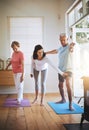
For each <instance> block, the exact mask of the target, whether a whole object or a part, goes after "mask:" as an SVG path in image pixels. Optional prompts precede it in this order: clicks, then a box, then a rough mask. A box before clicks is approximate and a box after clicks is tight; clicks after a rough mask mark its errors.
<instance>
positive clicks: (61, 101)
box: [56, 99, 66, 104]
mask: <svg viewBox="0 0 89 130" xmlns="http://www.w3.org/2000/svg"><path fill="white" fill-rule="evenodd" d="M65 102H66V100H65V99H64V100H60V101H58V102H56V104H59V103H65Z"/></svg>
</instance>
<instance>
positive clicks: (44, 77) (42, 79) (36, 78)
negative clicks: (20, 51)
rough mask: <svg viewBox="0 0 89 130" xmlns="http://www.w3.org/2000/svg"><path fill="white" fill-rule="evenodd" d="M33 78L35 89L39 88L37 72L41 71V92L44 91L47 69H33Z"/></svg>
mask: <svg viewBox="0 0 89 130" xmlns="http://www.w3.org/2000/svg"><path fill="white" fill-rule="evenodd" d="M33 72H34V79H35V91H36V90H39V73H41V93H43V94H44V93H45V91H46V80H47V73H48V69H46V70H42V71H37V70H35V69H34V71H33Z"/></svg>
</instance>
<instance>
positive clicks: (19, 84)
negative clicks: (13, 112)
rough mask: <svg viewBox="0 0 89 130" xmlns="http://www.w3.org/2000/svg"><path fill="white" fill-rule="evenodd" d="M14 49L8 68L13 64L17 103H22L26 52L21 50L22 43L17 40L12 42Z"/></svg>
mask: <svg viewBox="0 0 89 130" xmlns="http://www.w3.org/2000/svg"><path fill="white" fill-rule="evenodd" d="M11 47H12V49H13V54H12V58H11V60H10V62H9V64H8V65H7V67H6V70H7V69H8V67H9V66H10V65H12V71H13V73H14V81H15V87H16V90H17V104H20V103H21V101H22V100H23V83H24V54H23V52H21V51H20V49H19V48H20V44H19V42H17V41H13V42H12V44H11Z"/></svg>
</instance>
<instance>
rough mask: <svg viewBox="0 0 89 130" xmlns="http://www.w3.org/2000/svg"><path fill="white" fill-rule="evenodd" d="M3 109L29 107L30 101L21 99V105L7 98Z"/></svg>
mask: <svg viewBox="0 0 89 130" xmlns="http://www.w3.org/2000/svg"><path fill="white" fill-rule="evenodd" d="M3 106H4V107H30V106H31V105H30V101H29V100H28V99H23V100H22V101H21V104H17V100H16V99H13V98H7V99H6V100H5V102H4V104H3Z"/></svg>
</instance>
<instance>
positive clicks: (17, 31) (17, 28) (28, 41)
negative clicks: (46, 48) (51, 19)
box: [8, 17, 43, 64]
mask: <svg viewBox="0 0 89 130" xmlns="http://www.w3.org/2000/svg"><path fill="white" fill-rule="evenodd" d="M8 21H9V30H10V43H11V42H12V41H18V42H20V45H21V50H22V51H23V52H24V55H25V64H29V63H30V59H31V55H32V53H33V49H34V46H35V45H36V44H42V38H43V37H42V36H43V34H42V32H43V29H42V27H43V18H42V17H8Z"/></svg>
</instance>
